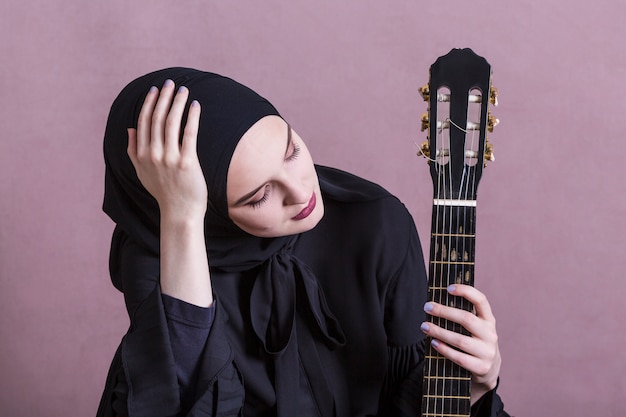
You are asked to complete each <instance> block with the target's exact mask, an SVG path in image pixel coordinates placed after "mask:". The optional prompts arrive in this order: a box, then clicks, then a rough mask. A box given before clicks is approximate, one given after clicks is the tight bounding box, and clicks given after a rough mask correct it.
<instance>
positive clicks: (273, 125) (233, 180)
mask: <svg viewBox="0 0 626 417" xmlns="http://www.w3.org/2000/svg"><path fill="white" fill-rule="evenodd" d="M287 129H288V127H287V123H286V122H285V121H284V120H283V119H282V118H280V117H278V116H266V117H263V118H262V119H260V120H259V121H258V122H256V123H255V124H254V125H252V127H251V128H250V129H248V131H247V132H246V133H245V134H244V135H243V136H242V138H241V140H240V141H239V143H238V144H237V147H236V148H235V152H234V153H233V156H232V158H231V161H230V166H229V168H228V177H227V183H226V184H227V187H226V190H227V196H228V202H229V203H231V202H232V201H235V200H236V199H237V198H238V197H240V195H239V194H241V195H243V194H245V193H247V192H250V191H252V190H254V189H255V188H257V187H259V186H261V185H263V184H264V183H265V182H268V181H270V180H271V179H272V177H273V176H274V175H275V174H276V173H277V172H278V171H279V170H280V169H281V168H282V165H283V163H284V158H285V150H286V146H287V133H288V132H287Z"/></svg>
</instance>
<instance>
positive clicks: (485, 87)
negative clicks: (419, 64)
mask: <svg viewBox="0 0 626 417" xmlns="http://www.w3.org/2000/svg"><path fill="white" fill-rule="evenodd" d="M420 93H421V95H422V97H423V98H424V101H427V102H428V112H427V113H424V115H423V116H422V131H424V130H428V141H427V142H425V143H424V144H422V146H421V150H420V152H419V153H420V154H422V155H423V156H425V157H426V158H427V159H428V160H429V164H430V172H431V176H432V179H433V187H434V197H435V199H440V200H446V201H448V200H463V201H466V200H467V201H472V200H476V189H477V187H478V183H479V181H480V178H481V176H482V172H483V168H484V167H485V166H486V161H493V160H494V159H495V158H494V155H493V147H492V145H491V144H490V143H489V142H488V140H487V132H492V131H493V128H494V127H495V126H496V125H497V124H498V122H499V120H498V119H496V118H495V117H494V116H493V115H492V114H491V112H490V110H489V105H490V104H491V105H494V106H497V103H498V98H497V97H498V92H497V90H496V89H495V88H494V87H492V85H491V66H490V65H489V63H488V62H487V61H486V60H485V59H484V58H482V57H480V56H478V55H476V54H475V53H474V51H472V50H471V49H469V48H466V49H453V50H451V51H450V52H449V53H448V54H447V55H444V56H442V57H439V58H438V59H437V60H436V61H435V63H433V64H432V65H431V67H430V80H429V83H428V84H427V85H425V86H424V87H422V88H420Z"/></svg>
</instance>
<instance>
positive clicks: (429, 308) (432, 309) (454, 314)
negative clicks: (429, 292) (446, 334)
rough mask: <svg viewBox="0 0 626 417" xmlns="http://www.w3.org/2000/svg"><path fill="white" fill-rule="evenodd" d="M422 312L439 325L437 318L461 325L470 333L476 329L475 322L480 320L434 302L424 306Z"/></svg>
mask: <svg viewBox="0 0 626 417" xmlns="http://www.w3.org/2000/svg"><path fill="white" fill-rule="evenodd" d="M424 311H425V312H426V313H428V314H429V315H431V316H432V317H433V319H432V321H433V322H435V323H438V324H439V323H441V320H437V318H440V319H444V320H448V321H451V322H454V323H457V324H459V325H461V326H462V327H463V328H465V329H466V330H467V331H469V332H470V333H471V332H472V330H475V328H476V322H477V321H479V320H480V319H479V318H478V317H476V316H475V315H474V314H473V313H471V312H469V311H465V310H461V309H459V308H455V307H448V306H445V305H442V304H439V303H435V302H428V303H426V304H425V305H424Z"/></svg>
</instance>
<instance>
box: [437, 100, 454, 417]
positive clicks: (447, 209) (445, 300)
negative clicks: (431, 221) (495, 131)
mask: <svg viewBox="0 0 626 417" xmlns="http://www.w3.org/2000/svg"><path fill="white" fill-rule="evenodd" d="M450 93H452V92H450ZM449 103H452V102H451V101H450V102H449ZM450 112H451V106H450V105H448V119H449V118H450V116H451V114H450ZM442 131H445V130H444V129H442ZM447 133H448V134H447V135H445V134H442V136H443V138H444V139H443V142H444V146H445V149H448V156H447V159H448V160H447V164H446V169H444V172H445V173H447V175H448V178H447V180H446V182H448V184H447V187H446V186H444V200H449V199H452V198H453V194H452V191H453V188H452V187H453V182H452V180H453V178H452V136H451V129H448V130H447ZM446 136H447V143H446ZM444 155H445V153H444ZM448 191H449V192H450V195H446V193H447V192H448ZM442 210H443V212H444V222H445V223H446V224H447V229H446V230H447V231H448V233H447V235H448V236H447V238H446V239H445V240H446V241H447V251H446V252H447V253H446V254H445V258H446V259H447V263H443V264H442V265H444V266H445V268H446V270H445V271H442V273H445V281H444V282H442V283H441V284H440V288H442V289H441V290H440V294H441V297H442V300H441V304H443V305H449V304H450V303H449V300H450V297H449V294H448V292H447V291H446V290H445V289H443V288H446V287H447V285H444V284H448V283H449V282H450V273H451V270H452V267H451V264H450V254H451V251H452V233H450V232H451V231H452V210H453V207H452V206H449V205H446V204H444V205H443V208H442ZM446 217H447V219H446ZM444 260H445V259H444ZM442 281H443V279H442ZM444 325H445V328H446V329H447V330H450V326H451V323H450V322H449V321H448V320H444ZM443 368H444V370H443V372H444V376H452V375H451V374H452V372H451V371H452V369H453V366H452V364H451V362H450V361H448V360H443ZM443 381H444V383H443V386H442V394H444V393H445V392H446V382H445V381H446V378H444V379H443ZM442 397H444V398H445V395H444V396H442ZM443 401H444V402H445V399H444V400H443ZM442 408H445V406H444V404H442ZM442 411H443V410H442Z"/></svg>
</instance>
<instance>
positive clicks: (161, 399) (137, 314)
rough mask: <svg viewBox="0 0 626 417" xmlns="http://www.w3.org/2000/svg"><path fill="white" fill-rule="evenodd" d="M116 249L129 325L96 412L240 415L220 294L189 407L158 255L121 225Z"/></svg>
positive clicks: (142, 416) (239, 390) (160, 416)
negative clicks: (164, 302)
mask: <svg viewBox="0 0 626 417" xmlns="http://www.w3.org/2000/svg"><path fill="white" fill-rule="evenodd" d="M113 247H115V249H114V250H113ZM112 253H115V254H117V256H118V257H119V259H118V260H117V261H116V263H117V264H118V265H119V266H118V268H117V271H116V274H117V275H119V279H118V281H117V285H116V286H117V287H118V288H120V289H121V290H122V291H123V292H124V299H125V301H126V307H127V310H128V314H129V318H130V327H129V330H128V332H127V334H126V335H125V336H124V338H123V339H122V343H121V345H120V347H119V349H118V352H117V353H116V356H115V358H114V359H113V363H112V366H111V369H110V371H109V376H108V378H107V384H106V387H105V392H104V394H103V397H102V401H101V403H100V408H99V410H98V416H99V417H100V416H113V415H128V416H131V417H165V416H168V417H171V416H194V417H212V416H218V415H219V416H233V417H234V416H238V415H240V412H241V408H242V406H243V398H244V393H243V384H242V382H241V376H240V375H239V372H238V371H237V369H236V367H235V365H234V363H233V353H232V349H231V347H230V345H229V344H228V342H227V341H226V337H225V331H224V328H223V318H222V315H221V313H220V308H219V301H218V299H217V298H216V299H215V307H214V314H215V315H214V319H213V323H212V325H211V326H209V329H208V331H209V333H208V338H206V343H205V344H204V345H203V346H204V349H200V350H201V354H200V355H199V357H197V358H195V359H193V360H192V361H191V362H195V363H196V364H197V365H192V366H191V368H195V369H196V371H195V373H192V374H193V379H195V383H193V384H192V385H193V386H190V387H189V389H188V390H187V389H186V390H185V392H186V393H187V392H188V394H185V395H188V396H189V398H190V400H189V407H188V408H189V410H188V411H186V410H185V409H184V408H183V407H184V404H183V403H182V402H181V394H180V387H179V377H178V376H179V375H178V367H179V366H180V365H182V362H181V363H180V364H179V363H178V362H177V359H176V356H178V357H179V358H180V353H179V354H177V355H175V353H174V349H173V348H172V346H173V345H172V337H171V334H170V327H169V322H168V319H167V316H166V313H165V307H164V304H163V301H164V297H163V295H162V294H161V289H160V286H159V259H158V256H155V255H154V254H152V253H150V252H149V251H147V250H146V249H144V248H143V247H141V246H140V245H138V244H137V243H136V242H134V241H132V239H130V238H128V237H127V236H126V235H125V234H124V233H123V232H121V231H120V230H119V229H117V230H116V233H115V234H114V241H113V243H112ZM114 282H115V281H114ZM170 312H173V310H170ZM178 313H180V311H179V312H178ZM174 327H176V326H174ZM206 330H207V329H206V328H205V329H203V330H202V331H203V332H206ZM176 331H177V330H176ZM198 339H199V340H202V339H203V337H202V336H201V337H199V338H198ZM198 343H199V344H200V343H201V342H198ZM177 346H180V344H179V343H177ZM176 350H179V349H178V348H176ZM194 356H195V354H194ZM184 361H185V360H183V362H184ZM185 367H187V365H185ZM185 373H187V372H185ZM185 401H187V400H186V399H185Z"/></svg>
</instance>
